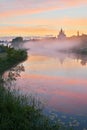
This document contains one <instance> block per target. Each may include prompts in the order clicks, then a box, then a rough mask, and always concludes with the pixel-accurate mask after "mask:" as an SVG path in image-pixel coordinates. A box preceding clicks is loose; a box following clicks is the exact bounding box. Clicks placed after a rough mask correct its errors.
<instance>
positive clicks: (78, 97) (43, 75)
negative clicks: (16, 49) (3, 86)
mask: <svg viewBox="0 0 87 130" xmlns="http://www.w3.org/2000/svg"><path fill="white" fill-rule="evenodd" d="M63 44H64V43H63ZM25 46H26V47H27V48H29V50H28V55H29V56H28V59H27V60H26V61H25V62H24V63H23V65H24V67H25V72H22V73H21V77H20V78H18V80H17V83H16V88H17V89H18V88H19V89H20V90H21V91H22V92H24V93H27V94H32V95H34V96H36V97H38V99H40V100H41V101H42V102H43V103H44V104H45V113H46V114H47V115H49V116H50V118H52V119H53V120H56V119H57V120H58V122H59V123H61V124H63V125H65V124H66V126H70V127H73V129H75V130H86V129H87V64H86V61H87V57H86V56H81V55H75V54H66V53H60V52H59V51H58V48H61V47H62V46H63V45H62V46H60V45H58V46H56V43H55V44H53V43H51V44H43V42H42V43H37V42H32V43H25ZM63 47H64V46H63Z"/></svg>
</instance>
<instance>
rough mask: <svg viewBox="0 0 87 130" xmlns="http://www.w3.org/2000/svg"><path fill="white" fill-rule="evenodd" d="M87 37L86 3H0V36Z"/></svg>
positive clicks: (5, 0)
mask: <svg viewBox="0 0 87 130" xmlns="http://www.w3.org/2000/svg"><path fill="white" fill-rule="evenodd" d="M61 27H62V28H63V29H64V31H65V33H66V35H67V36H72V35H77V31H79V34H82V33H85V34H87V0H73V1H71V0H50V1H49V0H44V1H43V0H0V36H17V35H18V36H19V35H20V36H31V35H32V36H35V35H38V36H44V35H54V36H56V35H58V33H59V31H60V29H61Z"/></svg>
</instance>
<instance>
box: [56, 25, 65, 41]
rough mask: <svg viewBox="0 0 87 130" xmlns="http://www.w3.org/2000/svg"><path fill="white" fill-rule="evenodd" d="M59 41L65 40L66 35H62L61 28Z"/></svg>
mask: <svg viewBox="0 0 87 130" xmlns="http://www.w3.org/2000/svg"><path fill="white" fill-rule="evenodd" d="M58 39H59V40H64V39H66V34H65V33H64V31H63V29H62V28H61V30H60V32H59V35H58Z"/></svg>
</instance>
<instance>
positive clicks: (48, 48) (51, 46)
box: [23, 39, 80, 57]
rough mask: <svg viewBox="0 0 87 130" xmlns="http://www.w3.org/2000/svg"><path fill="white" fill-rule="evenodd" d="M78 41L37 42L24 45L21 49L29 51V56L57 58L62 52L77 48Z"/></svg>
mask: <svg viewBox="0 0 87 130" xmlns="http://www.w3.org/2000/svg"><path fill="white" fill-rule="evenodd" d="M79 44H80V41H79V40H78V41H75V40H72V41H70V40H57V39H56V40H38V41H34V42H33V41H29V42H26V43H24V45H23V47H24V48H26V49H29V54H33V55H34V54H37V55H38V54H39V55H43V56H55V57H56V56H58V54H59V53H60V52H61V51H63V50H69V49H71V48H73V47H75V46H78V45H79Z"/></svg>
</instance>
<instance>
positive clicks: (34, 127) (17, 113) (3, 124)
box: [0, 85, 59, 130]
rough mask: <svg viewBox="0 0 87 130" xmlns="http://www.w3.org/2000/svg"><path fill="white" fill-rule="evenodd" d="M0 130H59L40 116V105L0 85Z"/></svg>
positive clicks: (44, 117) (30, 98) (57, 126)
mask: <svg viewBox="0 0 87 130" xmlns="http://www.w3.org/2000/svg"><path fill="white" fill-rule="evenodd" d="M0 130H59V125H58V124H56V123H52V122H51V121H50V120H49V119H48V118H47V117H46V116H44V115H43V114H42V110H41V107H40V104H39V103H38V102H37V101H36V100H35V99H33V98H32V97H31V96H30V97H27V96H23V95H19V94H17V93H16V91H14V90H13V91H12V90H10V89H9V88H8V89H6V88H4V87H3V86H1V85H0Z"/></svg>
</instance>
